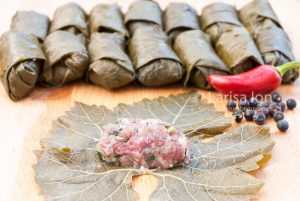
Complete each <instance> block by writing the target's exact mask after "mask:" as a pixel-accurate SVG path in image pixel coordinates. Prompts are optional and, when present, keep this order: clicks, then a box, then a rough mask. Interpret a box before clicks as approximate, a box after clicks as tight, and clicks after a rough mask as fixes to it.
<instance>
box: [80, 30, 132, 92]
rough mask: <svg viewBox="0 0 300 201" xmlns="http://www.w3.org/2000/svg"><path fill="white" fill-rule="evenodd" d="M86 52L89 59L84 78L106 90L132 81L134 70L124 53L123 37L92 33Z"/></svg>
mask: <svg viewBox="0 0 300 201" xmlns="http://www.w3.org/2000/svg"><path fill="white" fill-rule="evenodd" d="M88 51H89V55H90V59H91V64H90V67H89V69H88V71H87V74H86V78H87V80H88V81H90V82H92V83H94V84H96V85H100V86H103V87H104V88H107V89H114V88H119V87H122V86H124V85H127V84H129V83H130V82H132V81H133V80H134V77H135V76H134V69H133V66H132V63H131V61H130V59H129V57H128V56H127V55H126V53H125V37H124V36H122V35H120V34H117V33H114V34H110V33H94V34H93V35H92V36H91V40H90V44H89V46H88Z"/></svg>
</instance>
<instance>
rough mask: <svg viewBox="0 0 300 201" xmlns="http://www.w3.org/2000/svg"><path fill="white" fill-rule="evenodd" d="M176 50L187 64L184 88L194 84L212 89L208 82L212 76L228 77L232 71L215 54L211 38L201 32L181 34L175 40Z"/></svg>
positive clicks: (193, 31)
mask: <svg viewBox="0 0 300 201" xmlns="http://www.w3.org/2000/svg"><path fill="white" fill-rule="evenodd" d="M174 49H175V51H176V53H177V54H178V56H179V58H180V59H181V60H182V62H183V63H184V64H185V68H186V76H185V80H184V86H186V85H187V84H188V83H192V84H194V85H195V86H197V87H199V88H201V89H207V90H210V89H212V86H211V85H210V84H209V83H208V82H207V79H206V78H207V76H208V75H211V74H214V75H215V74H220V75H226V74H229V72H230V70H229V69H228V67H227V66H226V65H225V64H224V63H223V61H222V60H221V59H220V58H219V56H218V55H217V54H216V53H215V51H214V49H213V47H212V45H211V43H210V40H209V37H208V36H207V35H206V34H204V33H203V32H202V31H200V30H191V31H186V32H184V33H181V34H180V35H179V36H178V37H177V38H176V40H175V43H174Z"/></svg>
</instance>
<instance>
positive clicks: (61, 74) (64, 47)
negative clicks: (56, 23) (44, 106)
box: [41, 31, 89, 86]
mask: <svg viewBox="0 0 300 201" xmlns="http://www.w3.org/2000/svg"><path fill="white" fill-rule="evenodd" d="M43 50H44V53H45V55H46V58H47V64H46V66H45V68H44V71H43V73H42V75H41V83H42V84H43V85H46V86H63V85H64V84H67V83H69V82H72V81H74V80H77V79H80V78H82V77H83V75H84V73H85V70H86V69H87V67H88V64H89V59H88V53H87V50H86V47H85V44H84V41H82V40H81V39H80V38H79V37H77V36H76V35H74V34H72V33H70V32H67V31H55V32H53V33H51V34H50V35H49V36H47V38H46V40H45V42H44V44H43Z"/></svg>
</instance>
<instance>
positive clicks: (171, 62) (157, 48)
mask: <svg viewBox="0 0 300 201" xmlns="http://www.w3.org/2000/svg"><path fill="white" fill-rule="evenodd" d="M129 53H130V57H131V59H132V62H133V66H134V68H135V70H136V75H137V79H138V80H139V82H140V83H142V84H143V85H145V86H161V85H166V84H170V83H174V82H176V81H178V80H180V79H181V78H182V76H183V74H184V69H183V66H182V63H181V61H180V59H179V58H178V57H177V55H176V54H175V52H174V51H173V50H172V48H171V47H170V45H169V43H168V37H167V35H166V34H165V33H164V32H163V31H162V30H161V28H160V27H158V26H145V27H140V28H138V29H137V30H135V32H134V34H133V36H132V38H131V40H130V41H129Z"/></svg>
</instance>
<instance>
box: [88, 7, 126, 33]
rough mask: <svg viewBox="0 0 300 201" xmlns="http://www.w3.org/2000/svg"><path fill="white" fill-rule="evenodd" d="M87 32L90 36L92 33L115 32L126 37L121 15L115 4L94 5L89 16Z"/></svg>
mask: <svg viewBox="0 0 300 201" xmlns="http://www.w3.org/2000/svg"><path fill="white" fill-rule="evenodd" d="M89 30H90V33H91V34H92V33H94V32H108V33H114V32H117V33H120V34H122V35H125V36H128V32H127V29H126V28H125V25H124V22H123V14H122V12H121V10H120V8H119V6H118V5H116V4H99V5H96V6H95V7H94V8H93V9H92V11H91V14H90V18H89Z"/></svg>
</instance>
